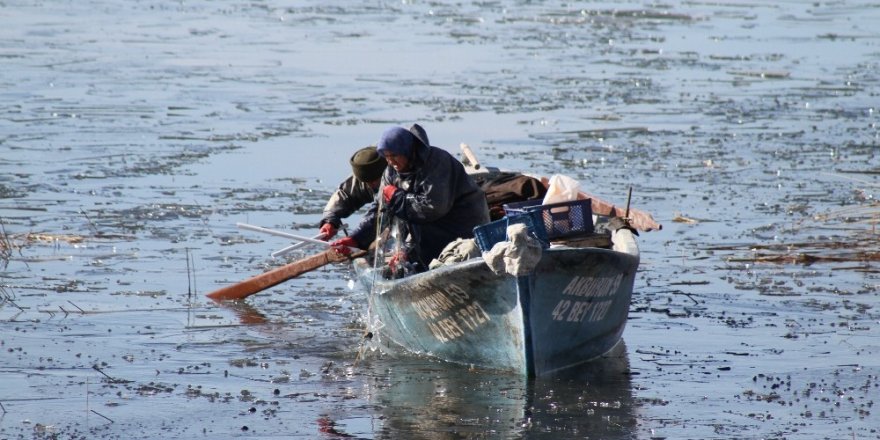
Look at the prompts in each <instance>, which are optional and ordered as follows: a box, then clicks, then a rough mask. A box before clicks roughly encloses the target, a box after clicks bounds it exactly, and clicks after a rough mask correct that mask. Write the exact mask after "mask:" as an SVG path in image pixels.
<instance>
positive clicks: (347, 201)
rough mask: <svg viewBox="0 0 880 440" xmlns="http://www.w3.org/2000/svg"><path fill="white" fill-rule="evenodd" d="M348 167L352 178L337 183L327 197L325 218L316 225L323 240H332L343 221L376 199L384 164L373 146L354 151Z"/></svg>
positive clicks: (383, 160) (382, 158) (383, 159)
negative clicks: (334, 189) (337, 186)
mask: <svg viewBox="0 0 880 440" xmlns="http://www.w3.org/2000/svg"><path fill="white" fill-rule="evenodd" d="M349 163H350V164H351V176H348V178H347V179H345V180H344V181H343V182H342V183H340V184H339V188H337V189H336V191H334V192H333V195H331V196H330V200H328V201H327V206H325V207H324V217H323V218H321V222H320V223H318V226H319V227H320V228H321V234H323V237H321V239H322V240H329V239H331V238H333V237H334V236H335V235H336V232H337V231H339V228H340V227H342V219H344V218H347V217H348V216H350V215H352V214H354V212H355V211H357V210H358V209H360V208H361V207H362V206H364V205H367V204H369V203H370V202H373V201H374V200H375V199H376V192H377V191H378V190H379V183H380V182H381V179H382V173H384V172H385V167H386V164H387V162H386V161H385V158H384V157H382V155H380V154H379V153H377V152H376V147H375V146H373V145H371V146H369V147H364V148H361V149H360V150H357V151H356V152H355V153H354V154H353V155H352V156H351V159H350V160H349Z"/></svg>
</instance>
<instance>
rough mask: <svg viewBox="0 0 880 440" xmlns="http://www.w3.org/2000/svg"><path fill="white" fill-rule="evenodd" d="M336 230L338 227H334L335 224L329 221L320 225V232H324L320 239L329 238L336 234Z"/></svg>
mask: <svg viewBox="0 0 880 440" xmlns="http://www.w3.org/2000/svg"><path fill="white" fill-rule="evenodd" d="M336 231H338V229H336V227H335V226H333V225H332V224H330V223H324V225H323V226H321V233H322V234H324V236H323V237H321V240H324V241H328V240H330V239H331V238H333V237H334V236H335V235H336Z"/></svg>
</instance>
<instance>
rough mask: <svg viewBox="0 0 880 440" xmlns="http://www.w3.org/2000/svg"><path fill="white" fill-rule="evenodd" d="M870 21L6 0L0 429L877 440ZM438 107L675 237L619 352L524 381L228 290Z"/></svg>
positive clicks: (470, 135) (328, 313)
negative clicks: (402, 131)
mask: <svg viewBox="0 0 880 440" xmlns="http://www.w3.org/2000/svg"><path fill="white" fill-rule="evenodd" d="M878 22H880V6H878V5H876V4H875V3H872V2H867V1H850V0H841V1H834V2H802V1H793V0H789V1H776V2H769V1H741V2H735V3H728V2H683V1H669V2H662V3H651V2H648V3H645V2H627V1H624V2H601V1H594V2H558V1H546V2H533V1H513V0H499V1H490V2H456V3H441V2H422V1H409V0H404V1H398V2H377V1H369V2H357V3H355V2H334V1H321V2H317V1H301V2H278V1H265V2H239V1H210V2H209V1H181V2H158V1H154V0H146V1H141V2H112V1H93V0H87V1H82V2H61V1H44V2H22V1H17V0H11V1H4V2H2V3H0V23H2V26H0V102H2V106H0V152H2V154H0V220H2V231H0V232H2V234H0V235H2V246H0V250H2V251H3V253H2V254H0V257H2V259H0V261H2V263H3V265H2V272H0V349H2V350H0V405H2V406H0V438H10V439H12V438H126V439H129V438H187V439H190V438H328V439H330V438H363V439H396V438H425V439H437V438H442V439H447V438H510V439H520V438H529V439H533V438H548V439H550V438H552V439H556V438H619V439H636V438H638V439H666V438H668V439H679V438H695V439H696V438H699V439H708V438H718V439H728V438H786V439H815V438H831V439H844V438H845V439H852V438H857V439H866V438H880V428H878V426H880V413H878V412H880V410H878V408H875V406H874V403H875V401H877V400H878V399H880V379H878V375H880V357H878V354H880V339H878V338H880V312H878V305H880V300H878V286H880V281H878V280H880V275H878V264H877V261H878V251H880V249H878V231H876V223H877V221H878V218H880V205H878V203H877V200H876V199H877V195H876V193H877V191H878V174H880V158H878V153H880V144H878V137H880V131H878V127H877V123H878V117H877V113H878V103H880V97H878V93H880V32H878V30H877V23H878ZM415 122H418V123H420V124H421V125H423V126H424V127H425V128H426V130H427V132H428V135H429V137H430V139H431V142H432V143H433V144H435V145H438V146H441V147H444V148H447V149H449V150H450V151H453V152H456V153H457V152H458V144H459V143H462V142H465V143H468V144H469V145H471V146H472V147H473V148H474V149H475V150H476V152H477V154H478V156H480V158H481V159H482V161H483V162H485V163H489V164H492V165H495V166H498V167H502V168H511V169H522V170H528V171H530V172H534V173H538V174H543V175H548V176H549V175H552V174H567V175H569V176H572V177H575V178H576V179H578V180H579V181H580V182H581V185H582V188H584V189H585V190H587V191H589V192H591V193H593V194H597V195H600V196H602V197H603V198H606V199H608V200H611V201H615V202H617V203H618V204H623V203H624V202H625V200H626V195H627V190H628V188H629V187H630V186H631V187H632V188H633V197H632V203H633V206H635V207H638V208H639V209H642V210H646V211H649V212H652V213H653V214H654V217H655V218H656V219H657V220H658V221H659V222H661V223H663V229H662V230H661V231H654V232H648V233H642V235H641V237H640V247H641V251H642V263H641V266H640V272H639V274H638V275H637V278H636V286H635V293H634V299H633V304H632V307H631V311H630V322H629V324H628V327H627V329H626V331H625V333H624V339H625V346H623V347H621V349H620V350H618V352H616V353H615V354H614V355H613V356H612V358H611V359H609V360H607V361H605V362H601V363H599V364H597V365H594V366H591V367H590V368H587V369H584V370H583V371H577V372H574V373H573V374H570V375H567V376H565V377H554V378H545V379H539V380H525V379H523V378H521V377H518V376H511V375H508V374H504V373H497V372H491V371H482V370H470V369H467V368H464V367H457V366H451V365H446V364H441V363H437V362H434V361H430V360H426V359H421V358H418V357H412V356H402V357H396V358H395V357H391V356H389V355H384V354H380V353H379V352H376V351H373V350H371V348H372V347H371V346H369V345H368V344H366V345H365V344H363V343H362V335H363V333H364V330H365V324H364V321H363V314H364V304H365V297H364V295H365V293H364V292H363V291H359V290H357V289H352V288H350V287H349V282H348V277H349V276H350V273H349V271H348V268H346V267H345V266H343V265H336V266H332V267H325V268H322V269H320V270H317V271H314V272H311V273H309V274H307V275H305V276H302V277H300V278H297V279H294V280H290V281H288V282H286V283H284V284H281V285H279V286H277V287H275V288H273V289H271V290H268V291H264V292H261V293H259V294H257V295H254V296H252V297H251V298H249V299H248V300H247V301H246V302H245V303H241V304H236V305H229V306H221V305H217V304H214V303H213V302H211V301H209V300H207V299H206V298H205V297H204V294H205V293H206V292H210V291H212V290H214V289H216V288H218V287H221V286H224V285H227V284H230V283H233V282H236V281H239V280H242V279H245V278H247V277H250V276H252V275H255V274H258V273H261V272H263V271H265V270H268V269H269V268H272V267H276V266H278V265H280V264H281V263H283V262H285V261H286V260H285V259H279V260H273V259H272V258H271V257H270V254H271V252H273V251H275V250H278V249H280V248H282V247H285V246H287V245H288V244H289V243H288V242H286V241H285V240H284V239H282V238H278V237H272V236H266V235H262V234H258V233H254V232H248V231H242V230H239V229H237V228H236V226H235V224H236V222H246V223H251V224H256V225H260V226H264V227H269V228H276V229H284V230H288V231H291V232H294V233H300V234H302V235H314V234H316V233H317V230H316V227H315V225H316V222H317V221H318V219H319V218H320V212H321V209H322V207H323V205H324V202H325V201H326V199H327V197H328V196H329V194H330V193H331V192H332V190H333V189H334V188H335V186H336V184H337V183H338V182H339V181H340V180H341V179H343V178H344V177H345V176H347V174H348V172H349V169H348V165H347V163H346V161H347V160H348V158H349V156H350V155H351V153H352V152H353V151H354V150H355V149H357V148H359V147H362V146H365V145H368V144H371V143H374V142H375V141H376V140H377V139H378V136H379V134H380V133H381V132H382V131H383V130H384V129H385V128H386V127H387V126H389V125H395V124H398V125H404V126H408V125H409V124H412V123H415ZM356 221H357V219H356V218H352V219H351V220H350V223H351V224H354V223H355V222H356ZM310 252H314V249H311V250H309V249H307V250H305V251H304V252H303V253H301V254H294V255H291V256H290V257H289V259H291V260H292V259H296V258H300V257H302V256H304V255H307V254H309V253H310Z"/></svg>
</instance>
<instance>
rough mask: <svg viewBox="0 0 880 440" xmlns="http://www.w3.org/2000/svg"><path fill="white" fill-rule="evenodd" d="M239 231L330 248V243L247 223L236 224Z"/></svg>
mask: <svg viewBox="0 0 880 440" xmlns="http://www.w3.org/2000/svg"><path fill="white" fill-rule="evenodd" d="M236 226H238V227H239V229H247V230H249V231H255V232H262V233H264V234H269V235H277V236H278V237H284V238H289V239H291V240H298V241H304V242H306V243H312V244H319V245H322V246H325V247H326V246H330V243H328V242H326V241H322V240H318V239H314V238H309V237H303V236H302V235H296V234H291V233H289V232H282V231H276V230H274V229H269V228H263V227H261V226H254V225H249V224H247V223H236Z"/></svg>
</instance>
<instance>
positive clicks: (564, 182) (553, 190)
mask: <svg viewBox="0 0 880 440" xmlns="http://www.w3.org/2000/svg"><path fill="white" fill-rule="evenodd" d="M580 190H581V184H580V182H578V181H577V180H574V179H572V178H571V177H568V176H565V175H562V174H554V175H553V177H551V178H550V185H549V187H548V188H547V195H545V196H544V201H543V202H541V203H542V204H543V205H549V204H552V203H562V202H570V201H572V200H577V199H578V192H580Z"/></svg>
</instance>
